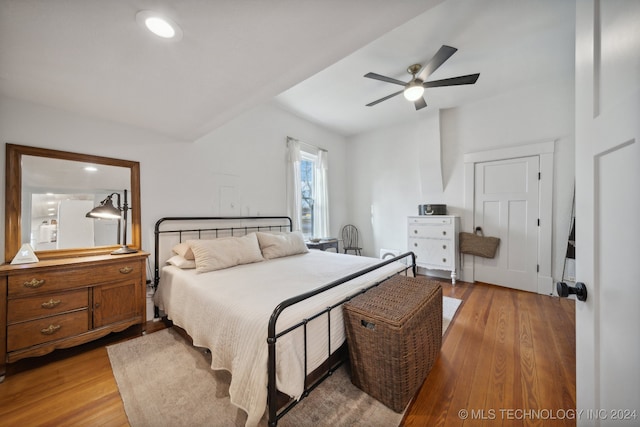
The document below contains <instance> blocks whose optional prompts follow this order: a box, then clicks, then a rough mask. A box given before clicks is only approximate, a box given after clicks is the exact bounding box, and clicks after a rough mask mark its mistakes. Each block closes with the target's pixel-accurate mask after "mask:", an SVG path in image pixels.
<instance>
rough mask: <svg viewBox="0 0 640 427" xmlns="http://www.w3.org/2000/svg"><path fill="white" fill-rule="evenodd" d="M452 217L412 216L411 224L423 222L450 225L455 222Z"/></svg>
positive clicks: (424, 223) (425, 223)
mask: <svg viewBox="0 0 640 427" xmlns="http://www.w3.org/2000/svg"><path fill="white" fill-rule="evenodd" d="M451 219H452V218H451V217H445V216H438V215H435V216H419V217H415V216H414V217H410V218H409V224H422V225H449V224H452V223H453V222H452V221H451Z"/></svg>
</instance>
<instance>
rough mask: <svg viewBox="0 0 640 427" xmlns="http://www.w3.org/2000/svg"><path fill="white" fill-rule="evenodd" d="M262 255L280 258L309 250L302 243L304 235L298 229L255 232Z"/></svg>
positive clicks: (269, 257)
mask: <svg viewBox="0 0 640 427" xmlns="http://www.w3.org/2000/svg"><path fill="white" fill-rule="evenodd" d="M256 234H257V235H258V242H259V243H260V250H261V251H262V256H263V257H265V258H266V259H274V258H280V257H284V256H289V255H296V254H304V253H307V252H309V249H308V248H307V245H306V244H305V243H304V236H303V235H302V232H300V231H293V232H291V233H263V232H257V233H256Z"/></svg>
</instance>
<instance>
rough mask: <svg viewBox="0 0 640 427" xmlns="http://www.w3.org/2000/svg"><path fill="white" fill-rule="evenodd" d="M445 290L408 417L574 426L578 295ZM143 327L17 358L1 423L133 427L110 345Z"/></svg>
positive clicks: (0, 397)
mask: <svg viewBox="0 0 640 427" xmlns="http://www.w3.org/2000/svg"><path fill="white" fill-rule="evenodd" d="M443 290H444V294H445V295H448V296H452V297H455V298H460V299H462V300H463V303H462V305H461V307H460V309H459V310H458V312H457V314H456V317H455V318H454V321H453V323H452V324H451V326H450V327H449V329H448V331H447V333H446V334H445V337H444V341H443V347H442V353H441V355H440V357H439V358H438V360H437V361H436V364H435V365H434V367H433V369H432V371H431V373H430V374H429V377H428V378H427V380H426V381H425V383H424V385H423V387H422V388H421V390H420V392H419V394H418V395H417V397H416V399H415V400H414V402H412V403H411V405H410V407H409V410H408V411H407V414H406V416H405V419H404V421H403V424H402V425H403V426H407V427H409V426H411V427H413V426H420V427H423V426H459V425H465V426H481V425H490V426H496V425H504V426H520V425H540V426H542V425H544V426H550V425H552V426H555V425H557V426H560V425H563V426H564V425H568V426H574V425H575V420H572V419H559V418H561V416H562V414H563V413H562V412H561V411H562V410H566V409H573V408H575V345H574V343H575V320H574V302H573V301H570V300H565V299H558V298H552V297H547V296H540V295H535V294H530V293H526V292H519V291H514V290H509V289H505V288H500V287H496V286H489V285H484V284H479V283H476V284H475V285H470V284H466V283H458V284H457V285H456V286H455V287H452V286H451V285H450V284H447V282H443ZM147 326H148V328H147V330H148V333H151V332H153V331H155V330H158V329H161V328H163V327H164V325H163V324H162V323H161V322H157V323H153V322H149V323H148V324H147ZM139 333H140V331H139V330H136V329H135V328H133V329H132V330H129V331H127V332H125V333H121V334H118V335H112V336H110V337H106V338H104V339H102V340H99V341H96V342H94V343H90V344H86V345H84V346H80V347H78V348H74V349H69V350H61V351H57V352H54V353H53V354H52V355H49V356H45V357H42V358H38V359H27V360H24V361H20V362H18V363H16V364H12V365H10V366H9V372H8V376H7V378H6V379H5V381H4V383H2V384H0V420H1V421H0V424H2V425H3V426H58V425H66V426H69V425H82V426H127V425H128V423H127V418H126V415H125V413H124V407H123V404H122V401H121V399H120V395H119V394H118V388H117V386H116V383H115V380H114V378H113V375H112V373H111V366H110V364H109V358H108V356H107V351H106V349H105V346H106V345H109V344H112V343H114V342H118V341H121V340H125V339H130V338H132V337H135V336H138V335H139ZM154 374H156V372H155V371H154V367H151V366H150V367H149V375H154ZM530 410H536V411H537V412H535V413H534V412H531V411H530ZM461 411H467V413H468V419H466V420H463V419H462V418H463V417H464V413H463V412H461ZM527 411H529V412H527ZM552 417H553V418H552ZM536 418H546V419H543V420H540V419H536Z"/></svg>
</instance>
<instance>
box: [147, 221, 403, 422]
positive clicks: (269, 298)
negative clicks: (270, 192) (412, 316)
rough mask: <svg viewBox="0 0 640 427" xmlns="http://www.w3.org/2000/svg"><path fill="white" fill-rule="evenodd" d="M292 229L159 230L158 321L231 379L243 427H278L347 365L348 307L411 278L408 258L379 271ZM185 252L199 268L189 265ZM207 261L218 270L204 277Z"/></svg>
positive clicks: (206, 225)
mask: <svg viewBox="0 0 640 427" xmlns="http://www.w3.org/2000/svg"><path fill="white" fill-rule="evenodd" d="M291 228H292V227H291V220H290V219H289V218H288V217H256V218H251V217H241V218H240V217H234V218H219V217H189V218H185V217H172V218H162V219H161V220H159V221H158V222H157V223H156V227H155V243H156V246H155V275H154V276H155V277H154V286H155V287H156V292H155V295H154V301H155V303H156V306H157V309H156V311H157V312H158V311H159V312H162V313H164V314H166V316H167V318H168V319H169V320H171V321H172V322H173V324H174V325H176V326H178V327H180V328H182V329H184V331H186V333H187V334H188V335H189V336H190V337H191V339H192V340H193V344H194V345H195V346H198V347H204V348H207V349H209V350H210V351H211V356H212V357H211V360H212V361H211V368H212V369H223V370H227V371H229V372H230V373H231V385H230V388H229V394H230V398H231V402H232V403H233V404H234V405H236V406H237V407H239V408H241V409H242V410H244V411H245V412H246V413H247V421H246V426H255V425H257V424H258V422H259V421H260V419H261V418H262V417H263V415H264V413H265V408H266V409H267V411H268V419H269V425H272V426H275V425H276V424H277V422H278V420H279V419H280V418H281V417H282V416H284V415H285V414H286V413H287V412H288V411H289V410H290V409H291V408H292V407H293V406H294V405H295V404H296V403H297V402H298V401H299V400H301V399H302V398H304V397H305V396H306V395H307V394H308V393H309V392H310V390H312V389H313V388H315V387H316V386H317V385H318V384H319V383H320V382H321V381H322V380H323V379H324V378H326V377H327V376H329V375H330V374H331V373H332V372H333V371H334V370H335V369H337V367H338V366H339V365H340V364H341V363H342V362H343V361H344V358H345V357H344V356H345V355H346V351H344V347H345V346H344V341H345V333H344V325H343V319H342V308H341V305H342V304H343V303H344V302H346V301H348V300H349V299H350V298H352V297H354V296H355V295H358V294H359V293H362V292H365V291H366V290H367V289H369V288H371V287H373V286H376V285H377V284H379V283H380V282H381V281H383V280H385V279H386V278H388V277H390V276H392V275H395V274H409V273H413V274H415V258H414V257H413V254H412V253H411V252H409V253H406V254H403V255H400V256H398V257H395V258H393V259H389V260H384V261H382V260H378V259H375V258H368V257H359V256H355V255H345V254H336V253H333V252H323V251H319V250H308V249H307V248H306V246H305V245H304V241H303V240H302V236H301V234H300V233H299V232H293V231H292V229H291ZM256 242H257V243H256ZM273 242H275V244H273V245H272V244H271V243H273ZM282 242H285V243H282ZM256 244H257V245H258V247H259V254H260V255H258V254H256V253H255V246H256ZM229 245H232V246H229ZM233 245H240V246H238V247H240V249H238V247H236V246H233ZM243 245H244V246H243ZM187 247H188V248H190V249H192V252H193V253H194V256H193V258H195V260H194V261H195V264H196V266H195V267H196V268H194V265H193V264H192V263H190V264H188V265H187V264H185V260H186V258H187V257H185V256H182V255H184V253H183V252H184V251H185V248H187ZM203 247H204V248H206V249H207V250H206V251H203V249H202V248H203ZM274 248H275V251H274ZM283 248H284V249H283ZM179 253H182V255H179ZM221 253H224V255H221ZM247 253H249V255H247ZM207 257H212V258H214V262H213V264H215V262H218V261H220V259H222V261H221V264H220V263H219V264H216V265H215V266H214V267H215V268H213V269H207V268H206V267H207V266H209V267H210V264H211V262H210V263H209V264H207V262H205V261H210V259H208V258H207ZM243 257H244V260H245V261H247V262H240V263H237V261H238V259H239V258H241V261H242V258H243ZM176 258H178V260H176ZM401 260H408V261H406V262H401ZM202 266H205V268H204V269H203V268H201V267H202ZM220 266H222V267H220ZM283 396H284V397H285V398H284V399H283Z"/></svg>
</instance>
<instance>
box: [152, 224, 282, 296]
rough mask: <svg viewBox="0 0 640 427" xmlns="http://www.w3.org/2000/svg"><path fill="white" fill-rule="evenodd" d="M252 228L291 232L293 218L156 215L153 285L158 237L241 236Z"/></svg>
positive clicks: (157, 266)
mask: <svg viewBox="0 0 640 427" xmlns="http://www.w3.org/2000/svg"><path fill="white" fill-rule="evenodd" d="M256 231H293V221H292V220H291V218H290V217H288V216H235V217H231V216H227V217H211V216H189V217H165V218H160V219H159V220H158V221H157V222H156V225H155V229H154V235H155V254H154V277H153V287H154V289H157V288H158V284H159V283H160V264H161V260H160V236H161V235H166V234H173V235H176V236H177V241H178V242H182V239H183V237H184V238H189V239H201V238H211V239H215V238H218V237H224V236H244V235H246V234H249V233H253V232H256Z"/></svg>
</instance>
